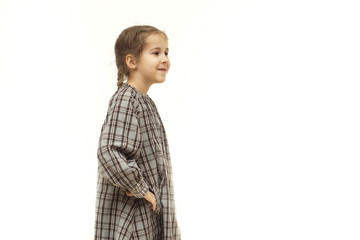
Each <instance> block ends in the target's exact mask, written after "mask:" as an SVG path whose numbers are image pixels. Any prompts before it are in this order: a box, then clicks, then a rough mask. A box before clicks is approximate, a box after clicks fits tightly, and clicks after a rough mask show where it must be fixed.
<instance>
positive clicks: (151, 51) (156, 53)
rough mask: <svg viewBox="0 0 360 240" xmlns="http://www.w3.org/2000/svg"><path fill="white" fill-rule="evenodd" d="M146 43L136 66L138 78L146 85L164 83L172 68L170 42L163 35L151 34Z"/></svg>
mask: <svg viewBox="0 0 360 240" xmlns="http://www.w3.org/2000/svg"><path fill="white" fill-rule="evenodd" d="M145 42H146V44H145V47H144V49H143V51H142V53H141V56H140V61H139V62H138V63H137V64H136V72H137V77H138V78H140V79H141V81H142V82H144V83H146V84H153V83H162V82H164V81H165V79H166V74H167V73H168V71H169V68H170V61H169V58H168V53H169V48H168V41H167V39H166V38H165V37H164V36H163V35H161V34H151V35H149V36H148V37H147V38H146V41H145Z"/></svg>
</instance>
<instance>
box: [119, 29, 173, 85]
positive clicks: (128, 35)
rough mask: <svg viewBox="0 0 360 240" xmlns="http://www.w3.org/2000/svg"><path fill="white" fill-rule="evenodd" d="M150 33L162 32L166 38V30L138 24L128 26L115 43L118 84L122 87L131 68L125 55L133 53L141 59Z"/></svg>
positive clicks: (136, 57)
mask: <svg viewBox="0 0 360 240" xmlns="http://www.w3.org/2000/svg"><path fill="white" fill-rule="evenodd" d="M150 34H162V35H163V36H164V37H165V38H166V39H167V36H166V34H165V32H163V31H160V30H159V29H157V28H155V27H152V26H148V25H138V26H132V27H129V28H126V29H125V30H123V31H122V32H121V34H120V35H119V37H118V39H117V40H116V43H115V57H116V66H117V69H118V77H117V86H118V88H120V87H121V85H122V84H123V82H124V80H126V79H128V77H129V73H130V69H129V67H128V66H127V64H126V62H125V57H126V55H128V54H132V55H133V56H134V57H135V59H137V60H138V59H139V58H140V55H141V52H142V50H143V49H144V46H145V40H146V37H147V36H149V35H150Z"/></svg>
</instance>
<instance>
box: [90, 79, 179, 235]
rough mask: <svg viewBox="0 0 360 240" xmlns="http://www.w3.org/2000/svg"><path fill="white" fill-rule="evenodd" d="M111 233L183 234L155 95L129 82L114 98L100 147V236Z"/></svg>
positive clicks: (98, 214) (96, 223)
mask: <svg viewBox="0 0 360 240" xmlns="http://www.w3.org/2000/svg"><path fill="white" fill-rule="evenodd" d="M148 190H149V191H151V192H153V193H154V195H155V198H156V211H155V212H154V211H153V210H152V206H151V204H150V203H149V202H147V201H146V200H145V199H144V198H143V197H144V195H145V193H146V192H147V191H148ZM126 191H129V192H131V193H133V194H134V197H128V196H127V195H126ZM110 239H111V240H115V239H116V240H120V239H142V240H164V239H168V240H170V239H171V240H178V239H181V237H180V231H179V227H178V225H177V221H176V213H175V202H174V189H173V181H172V169H171V162H170V154H169V148H168V141H167V138H166V134H165V129H164V126H163V124H162V121H161V118H160V115H159V113H158V111H157V108H156V106H155V103H154V102H153V100H152V99H151V98H150V97H149V96H148V95H145V94H142V93H141V92H139V91H138V90H137V89H136V88H135V87H133V86H131V85H129V84H127V83H123V85H122V86H121V87H120V88H119V89H118V90H117V91H116V92H115V94H114V95H113V96H112V98H111V100H110V103H109V108H108V112H107V116H106V119H105V122H104V124H103V126H102V129H101V136H100V140H99V147H98V183H97V195H96V221H95V240H110Z"/></svg>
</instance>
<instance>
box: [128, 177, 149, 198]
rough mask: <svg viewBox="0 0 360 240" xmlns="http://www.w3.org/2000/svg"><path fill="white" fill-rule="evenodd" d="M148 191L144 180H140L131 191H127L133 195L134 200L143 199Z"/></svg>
mask: <svg viewBox="0 0 360 240" xmlns="http://www.w3.org/2000/svg"><path fill="white" fill-rule="evenodd" d="M148 190H149V186H148V185H147V184H146V182H145V181H144V179H141V180H140V182H138V183H137V184H136V185H135V186H134V187H133V188H132V189H129V192H131V193H132V194H134V197H136V198H143V197H144V196H145V194H146V193H147V191H148Z"/></svg>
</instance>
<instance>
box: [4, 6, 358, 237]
mask: <svg viewBox="0 0 360 240" xmlns="http://www.w3.org/2000/svg"><path fill="white" fill-rule="evenodd" d="M359 12H360V5H359V3H358V1H349V0H342V1H340V0H338V1H336V0H334V1H325V0H322V1H321V0H311V1H310V0H303V1H285V0H283V1H281V0H275V1H265V0H263V1H261V0H253V1H249V0H247V1H235V0H234V1H231V0H222V1H190V0H182V1H176V2H173V1H160V0H155V1H146V0H142V1H120V0H118V1H115V0H108V1H100V0H97V1H95V0H94V1H89V0H87V1H70V0H68V1H67V0H58V1H48V0H42V1H41V0H32V1H28V0H0V107H1V108H0V109H1V118H0V121H1V124H0V139H1V142H0V144H1V145H0V146H1V155H0V159H1V174H0V182H1V183H0V184H1V198H0V201H1V202H0V203H1V204H0V225H1V239H4V240H12V239H38V240H42V239H46V240H48V239H51V240H57V239H59V240H60V239H61V240H63V239H74V240H75V239H76V240H79V239H83V240H87V239H92V236H93V225H94V211H95V193H96V171H97V169H96V168H97V159H96V150H97V141H98V137H99V134H100V128H101V124H102V122H103V120H104V117H105V114H106V110H107V104H108V101H109V99H110V97H111V95H112V94H113V92H114V91H115V90H116V72H117V71H116V65H115V62H114V53H113V46H114V43H115V40H116V38H117V36H118V35H119V34H120V32H121V31H122V30H123V29H124V28H126V27H128V26H131V25H135V24H149V25H154V26H156V27H158V28H159V29H162V30H165V32H166V33H167V34H168V36H169V47H170V59H171V63H172V67H171V69H170V72H169V74H168V77H167V80H166V82H165V83H163V84H160V85H153V86H152V88H151V89H150V91H149V93H148V94H149V95H150V96H151V97H152V98H153V99H154V101H155V102H156V104H157V106H158V109H159V112H160V114H161V116H162V119H163V122H164V124H165V128H166V131H167V134H168V138H169V144H170V151H171V155H172V162H173V170H174V180H175V194H176V202H177V211H178V220H179V224H180V227H181V231H182V235H183V239H190V240H192V239H246V240H252V239H261V240H263V239H277V240H279V239H284V240H285V239H286V240H288V239H292V240H294V239H301V240H303V239H316V240H318V239H347V240H350V239H359V238H360V231H359V224H360V218H359V216H360V205H359V202H360V193H359V187H360V186H359V185H360V184H359V183H360V176H359V170H360V167H359V160H360V151H359V146H360V145H359V144H360V137H359V136H360V135H359V134H360V128H359V122H360V114H359V107H360V106H359V105H360V104H359V103H360V96H359V91H360V84H359V80H360V73H359V64H360V58H359V56H360V48H359V42H360V33H359V29H360V28H359V27H360V15H359Z"/></svg>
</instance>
